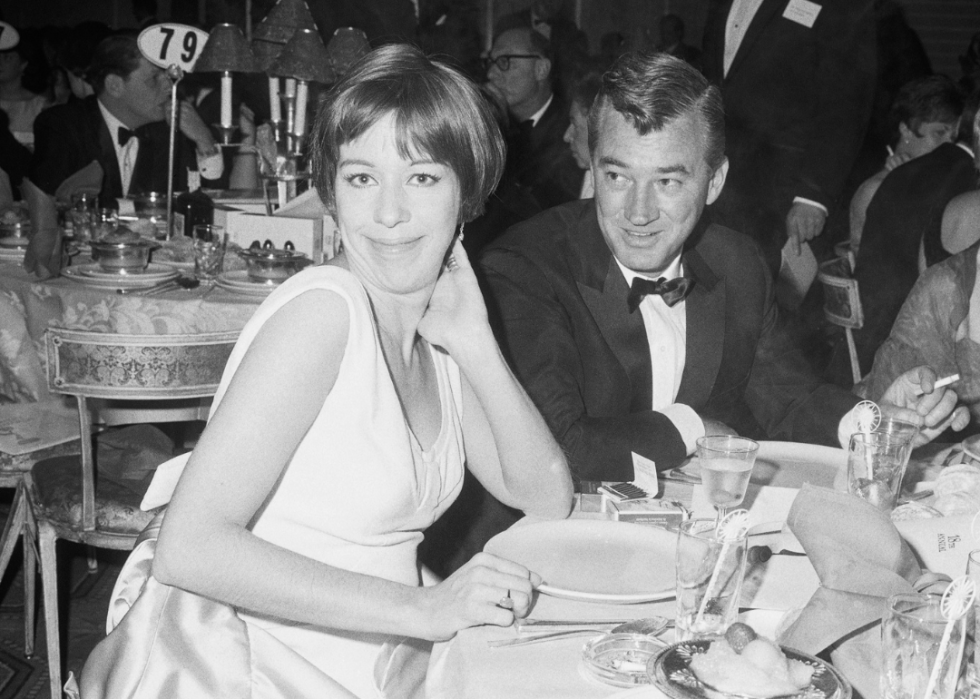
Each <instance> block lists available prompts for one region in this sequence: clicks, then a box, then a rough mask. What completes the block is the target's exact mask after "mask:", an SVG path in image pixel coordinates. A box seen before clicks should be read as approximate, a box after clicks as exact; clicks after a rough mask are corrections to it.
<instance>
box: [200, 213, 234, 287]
mask: <svg viewBox="0 0 980 699" xmlns="http://www.w3.org/2000/svg"><path fill="white" fill-rule="evenodd" d="M192 237H193V241H194V275H195V276H196V277H197V278H198V279H200V280H201V281H202V282H204V283H206V284H210V283H213V282H214V281H215V279H217V278H218V275H219V274H220V273H221V266H222V264H223V263H224V259H225V247H226V245H227V243H228V237H227V234H226V233H225V231H224V228H223V227H222V226H212V225H208V224H198V225H196V226H194V231H193V236H192Z"/></svg>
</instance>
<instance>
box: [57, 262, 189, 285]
mask: <svg viewBox="0 0 980 699" xmlns="http://www.w3.org/2000/svg"><path fill="white" fill-rule="evenodd" d="M63 274H64V276H66V277H67V278H68V279H71V280H72V281H75V282H78V283H79V284H84V285H85V286H91V287H94V288H96V289H145V288H148V287H151V286H156V285H157V284H162V283H163V282H165V281H169V280H170V279H174V278H175V277H177V276H178V275H179V272H178V271H177V270H175V269H174V268H173V267H168V266H167V265H158V264H152V263H151V264H149V265H147V267H146V269H144V270H143V271H141V272H130V273H128V274H119V273H118V272H106V271H105V270H104V269H102V267H101V266H99V265H98V264H87V265H74V266H71V267H66V268H65V270H64V272H63Z"/></svg>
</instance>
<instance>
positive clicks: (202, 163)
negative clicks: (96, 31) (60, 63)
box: [30, 33, 224, 205]
mask: <svg viewBox="0 0 980 699" xmlns="http://www.w3.org/2000/svg"><path fill="white" fill-rule="evenodd" d="M87 77H88V81H89V82H90V84H91V85H92V88H93V89H94V91H95V94H94V95H91V96H89V97H86V98H85V99H82V100H75V101H71V102H68V103H66V104H63V105H59V106H56V107H52V108H51V109H48V110H47V111H45V112H43V113H42V114H41V115H39V117H38V119H37V120H36V121H35V123H34V139H35V150H34V162H33V164H32V166H31V170H30V179H31V181H32V182H33V183H34V184H35V185H37V186H38V187H40V188H41V189H42V190H44V191H45V192H48V193H49V194H53V193H54V192H55V191H56V190H57V189H58V186H59V185H60V184H61V183H62V182H64V181H65V180H66V179H67V178H68V177H69V176H71V175H73V174H74V173H76V172H78V171H79V170H81V169H82V168H84V167H85V166H87V165H88V164H89V163H91V162H92V161H97V162H98V163H99V165H100V166H101V167H102V171H103V173H104V174H103V179H102V189H101V192H100V197H99V198H100V200H101V201H102V203H103V205H111V204H112V202H114V200H115V199H117V198H120V197H125V196H127V195H130V194H135V193H140V192H166V191H167V174H168V169H169V166H168V159H169V143H170V129H169V126H168V125H167V122H166V121H165V119H167V118H169V116H170V88H171V82H170V79H169V78H168V77H167V74H166V72H165V71H164V70H162V69H161V68H158V67H156V66H155V65H153V64H152V63H150V62H149V61H148V60H146V59H145V58H144V57H143V55H142V54H141V53H140V50H139V47H138V46H137V43H136V36H135V35H134V34H130V33H125V34H118V35H114V36H110V37H108V38H106V39H104V40H103V41H102V42H101V43H100V44H99V45H98V46H97V47H96V49H95V53H94V54H93V56H92V63H91V66H90V68H89V71H88V76H87ZM178 119H179V122H178V123H179V127H180V128H179V131H178V134H177V139H178V142H177V149H176V153H177V158H176V160H175V166H174V189H176V190H180V189H186V188H187V169H188V168H190V169H192V170H197V171H198V172H199V173H200V175H201V177H202V178H203V179H205V180H215V179H217V178H219V177H221V175H222V173H223V171H224V163H223V162H222V158H221V154H220V152H219V151H218V147H217V145H216V143H215V140H214V138H213V137H212V135H211V131H210V129H209V128H208V127H207V125H206V124H205V123H204V122H203V121H202V119H201V117H200V116H199V115H198V114H197V112H196V111H195V110H194V108H193V106H191V105H190V104H189V103H186V102H181V104H180V105H179V108H178Z"/></svg>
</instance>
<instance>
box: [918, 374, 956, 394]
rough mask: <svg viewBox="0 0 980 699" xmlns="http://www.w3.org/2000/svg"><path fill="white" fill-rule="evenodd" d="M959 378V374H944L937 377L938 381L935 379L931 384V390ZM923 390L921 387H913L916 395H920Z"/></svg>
mask: <svg viewBox="0 0 980 699" xmlns="http://www.w3.org/2000/svg"><path fill="white" fill-rule="evenodd" d="M959 380H960V375H959V374H950V375H949V376H944V377H943V378H941V379H939V380H938V381H936V383H934V384H933V385H932V390H934V391H937V390H939V389H940V388H945V387H946V386H949V385H950V384H951V383H956V382H957V381H959ZM924 392H925V391H923V390H922V389H921V388H917V389H915V395H917V396H921V395H922V394H923V393H924Z"/></svg>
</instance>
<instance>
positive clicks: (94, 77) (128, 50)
mask: <svg viewBox="0 0 980 699" xmlns="http://www.w3.org/2000/svg"><path fill="white" fill-rule="evenodd" d="M136 36H137V35H136V34H133V33H132V32H125V33H119V34H113V35H112V36H109V37H106V38H105V39H103V40H102V41H100V42H99V45H98V46H96V47H95V52H94V53H93V54H92V63H91V64H90V65H89V70H88V75H87V76H86V77H87V80H88V83H89V84H90V85H91V86H92V89H93V90H95V94H97V95H100V94H102V91H103V90H104V89H105V79H106V78H107V77H109V76H110V75H118V76H119V77H121V78H127V77H129V74H130V73H132V72H133V71H134V70H136V69H137V68H139V67H140V59H141V58H142V57H143V54H141V53H140V48H139V45H138V44H137V43H136Z"/></svg>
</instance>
